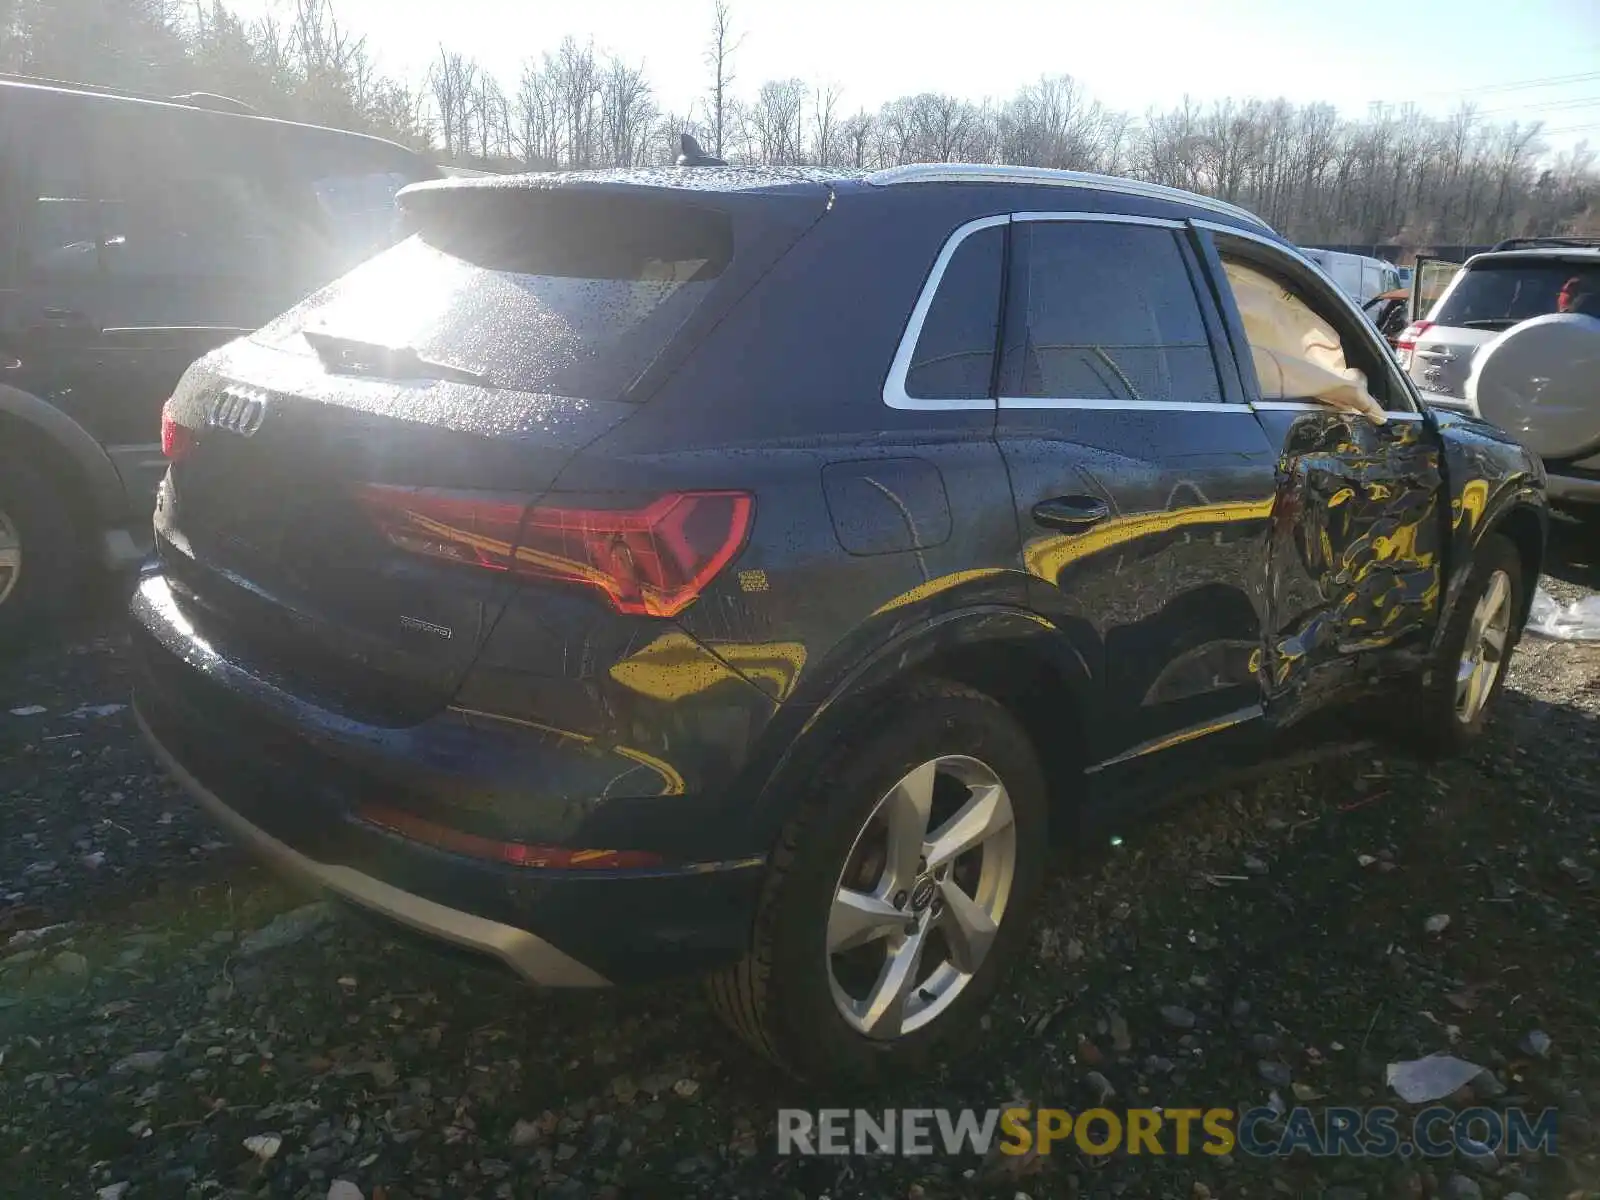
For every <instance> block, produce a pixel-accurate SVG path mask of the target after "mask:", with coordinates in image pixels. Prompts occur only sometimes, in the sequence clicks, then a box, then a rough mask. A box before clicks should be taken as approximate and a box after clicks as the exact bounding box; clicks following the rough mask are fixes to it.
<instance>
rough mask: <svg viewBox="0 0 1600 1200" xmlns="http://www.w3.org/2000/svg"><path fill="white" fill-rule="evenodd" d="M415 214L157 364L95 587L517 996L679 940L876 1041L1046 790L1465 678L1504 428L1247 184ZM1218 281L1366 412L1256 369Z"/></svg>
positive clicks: (250, 765)
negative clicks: (1416, 369) (1309, 338)
mask: <svg viewBox="0 0 1600 1200" xmlns="http://www.w3.org/2000/svg"><path fill="white" fill-rule="evenodd" d="M401 204H402V207H403V209H404V210H405V212H406V214H407V217H408V219H409V221H410V222H411V228H412V229H413V230H414V236H412V237H411V238H409V239H408V240H407V241H405V242H403V243H402V244H401V245H399V246H397V247H396V248H394V249H392V250H390V251H389V252H388V253H386V254H384V255H380V256H379V257H377V258H376V259H374V260H372V261H371V262H369V263H366V264H365V265H363V266H361V267H360V268H358V269H357V270H356V271H354V272H353V273H351V274H350V275H348V276H346V277H345V278H344V279H342V280H341V281H339V282H338V283H336V284H334V285H332V286H331V287H329V288H327V289H325V290H323V291H322V292H320V293H319V294H317V295H316V296H314V297H312V298H311V299H310V300H308V301H306V302H305V303H303V304H302V305H300V306H299V307H297V308H295V309H294V310H292V311H291V312H289V313H288V314H287V315H285V316H284V317H282V318H281V319H279V320H277V321H276V322H274V323H273V324H271V325H269V326H267V327H266V328H265V329H263V330H262V331H261V332H259V333H258V334H256V335H255V336H253V337H250V338H248V339H245V340H241V341H239V342H236V343H234V344H233V345H231V346H228V347H226V348H224V349H222V350H219V351H218V352H216V353H214V354H212V355H210V356H208V357H207V358H205V359H203V360H202V361H200V362H199V363H197V364H196V365H195V366H194V367H193V368H192V369H191V370H190V372H189V373H188V375H187V376H186V377H185V379H184V380H183V382H182V384H181V385H180V387H179V389H178V391H177V393H176V395H175V396H174V397H173V399H172V401H171V403H170V404H169V406H168V409H167V414H166V418H165V425H166V429H165V441H166V445H167V450H168V454H169V457H170V458H171V460H172V466H171V471H170V473H169V474H168V476H167V478H166V481H165V482H164V483H163V485H162V488H161V495H160V501H159V507H158V510H157V515H156V540H157V545H158V550H159V565H158V566H157V567H155V568H154V569H152V571H151V572H150V573H149V574H148V575H147V576H146V577H145V578H144V579H143V580H142V582H141V585H140V586H139V588H138V590H137V592H136V594H135V598H134V602H133V616H134V626H135V647H136V651H137V654H138V657H139V660H140V666H139V675H138V683H137V690H136V704H137V711H138V714H139V717H140V720H141V721H142V722H143V723H144V726H145V729H146V732H147V733H148V735H149V737H150V739H151V742H152V744H153V745H154V746H155V747H156V750H157V753H158V754H159V756H160V757H161V759H162V761H163V762H164V764H165V765H166V766H167V767H168V768H169V769H170V770H171V771H172V772H173V773H174V774H175V775H176V776H177V778H178V779H179V780H181V781H182V782H183V784H184V785H185V786H186V787H187V788H188V790H189V791H190V792H192V793H193V795H194V796H195V797H197V798H198V799H199V800H200V802H201V803H202V804H204V805H205V806H207V807H208V808H209V809H211V810H212V811H213V812H214V814H215V815H216V817H217V818H218V819H219V820H220V821H222V822H223V823H224V824H225V825H226V826H228V827H229V828H230V829H231V830H232V831H233V832H234V833H235V834H237V835H239V836H240V837H242V838H244V839H245V840H246V841H248V842H250V843H253V844H254V845H255V846H257V847H259V848H260V849H261V850H262V851H264V852H265V853H267V854H268V855H270V856H272V857H274V858H276V859H278V860H280V861H281V862H282V863H283V864H284V865H285V866H287V867H288V868H290V869H291V870H294V871H297V872H298V873H300V874H302V875H303V876H306V877H308V878H309V879H311V880H314V881H316V882H318V883H320V884H321V885H323V886H324V887H325V888H326V889H327V890H328V891H330V892H331V893H333V894H334V895H335V896H337V897H340V898H342V899H343V900H344V901H347V902H349V903H350V904H353V905H355V906H357V907H358V908H360V909H363V910H366V911H367V912H368V913H369V914H380V915H381V916H383V917H386V918H388V919H389V920H390V921H392V922H393V923H395V924H396V925H398V926H403V927H408V928H409V929H410V930H414V931H422V932H424V933H426V934H430V935H432V936H433V937H435V938H438V939H442V940H444V941H446V942H450V943H454V944H455V945H456V946H457V947H464V948H467V949H470V950H473V951H477V952H479V953H481V954H482V955H485V956H489V957H491V958H494V959H498V960H500V961H501V962H503V963H504V964H506V965H507V966H509V967H510V968H511V969H512V970H514V971H516V972H517V973H518V974H520V975H521V976H523V977H524V978H526V979H528V980H530V981H533V982H535V983H540V984H547V985H560V986H600V985H604V984H608V983H624V982H635V981H642V980H650V979H655V978H659V977H662V976H666V975H670V974H674V973H681V972H697V973H703V974H707V975H709V976H710V978H711V981H712V982H711V994H712V996H713V997H714V999H715V1003H716V1005H717V1006H718V1008H719V1009H720V1010H721V1011H722V1012H723V1013H724V1014H725V1015H726V1017H727V1018H728V1020H729V1022H730V1023H731V1024H732V1025H733V1026H734V1028H735V1029H737V1030H738V1031H739V1032H740V1033H741V1034H742V1035H743V1036H744V1037H745V1038H746V1039H748V1040H749V1041H750V1042H751V1043H752V1044H753V1045H755V1046H756V1047H758V1048H759V1049H760V1050H762V1051H764V1052H766V1053H767V1054H769V1055H771V1056H772V1057H773V1058H775V1059H776V1060H777V1061H779V1062H780V1063H782V1064H783V1065H785V1066H786V1067H788V1068H790V1069H791V1070H793V1071H795V1072H797V1073H799V1074H801V1075H803V1076H810V1077H821V1076H827V1075H832V1074H836V1073H844V1074H850V1075H855V1076H858V1077H861V1076H872V1075H875V1074H876V1073H878V1072H879V1071H880V1070H882V1069H884V1068H886V1067H889V1066H892V1065H895V1064H899V1063H915V1062H917V1061H920V1060H922V1059H923V1058H924V1057H925V1056H926V1055H927V1054H928V1052H929V1050H930V1047H932V1046H933V1045H934V1044H935V1043H936V1042H938V1041H940V1040H942V1039H943V1038H945V1037H946V1036H947V1035H949V1034H951V1033H953V1032H959V1031H960V1030H961V1029H962V1028H963V1027H964V1026H966V1025H968V1024H969V1023H970V1022H971V1021H972V1020H973V1019H974V1018H975V1017H976V1015H977V1013H978V1011H979V1010H980V1009H981V1007H982V1006H983V1004H984V1003H985V1001H986V999H987V997H988V995H989V994H990V993H991V992H992V991H993V989H994V988H995V986H996V983H997V980H998V979H999V977H1000V973H1001V971H1002V970H1003V968H1004V967H1005V966H1006V964H1007V963H1008V962H1009V961H1011V960H1013V959H1015V958H1016V957H1017V955H1018V953H1019V952H1020V951H1022V950H1023V949H1024V947H1025V946H1026V944H1027V941H1028V919H1029V910H1030V906H1031V904H1032V902H1033V899H1034V897H1035V894H1036V892H1037V890H1038V886H1039V883H1040V880H1041V877H1042V875H1043V873H1044V869H1045V865H1046V859H1047V855H1048V850H1047V846H1048V845H1049V842H1048V840H1047V838H1046V827H1047V825H1052V824H1054V825H1056V826H1057V828H1058V829H1060V828H1063V827H1065V825H1066V823H1067V822H1068V821H1076V820H1078V819H1080V818H1083V817H1085V816H1089V815H1092V814H1094V813H1095V812H1096V811H1098V810H1100V809H1102V808H1103V806H1105V805H1108V804H1112V803H1115V804H1117V805H1121V806H1124V807H1123V808H1122V809H1121V810H1120V811H1121V812H1122V814H1123V815H1124V816H1125V815H1126V812H1127V811H1128V810H1127V808H1126V806H1128V805H1131V804H1134V803H1137V802H1139V801H1141V800H1144V799H1150V798H1155V797H1161V796H1163V795H1166V794H1168V793H1169V792H1170V791H1171V790H1172V789H1173V788H1174V787H1176V786H1178V785H1180V784H1191V783H1193V781H1195V780H1197V779H1206V778H1211V777H1213V775H1214V772H1215V771H1216V770H1217V769H1218V768H1219V766H1220V765H1221V764H1234V765H1237V764H1239V763H1241V762H1248V761H1259V760H1261V759H1263V758H1264V757H1265V756H1267V755H1268V754H1269V753H1272V752H1273V750H1274V749H1275V748H1276V747H1281V746H1287V745H1289V744H1291V743H1292V742H1293V741H1294V740H1295V739H1296V738H1322V737H1325V736H1326V733H1325V732H1324V728H1323V721H1324V720H1330V719H1331V718H1330V714H1332V713H1334V712H1336V711H1343V710H1345V709H1347V708H1348V706H1349V705H1350V702H1352V701H1367V702H1369V703H1376V699H1375V697H1376V698H1382V699H1384V700H1385V701H1386V702H1390V703H1391V704H1392V708H1393V710H1394V712H1395V713H1396V716H1395V717H1394V718H1393V719H1392V720H1391V721H1390V722H1388V723H1389V724H1390V725H1391V726H1392V725H1393V724H1396V723H1398V722H1399V721H1400V720H1402V719H1403V720H1405V721H1407V722H1408V723H1409V726H1408V727H1409V728H1412V729H1414V730H1416V731H1417V733H1416V739H1417V740H1419V741H1420V740H1426V741H1428V742H1430V743H1431V744H1433V745H1435V746H1439V747H1443V748H1449V747H1452V746H1455V745H1458V744H1460V743H1462V742H1464V741H1465V740H1467V739H1469V738H1471V737H1472V736H1473V735H1475V734H1476V733H1477V732H1478V731H1479V729H1480V728H1481V726H1482V723H1483V720H1484V715H1485V711H1486V709H1487V707H1488V705H1489V704H1490V702H1491V701H1492V699H1493V697H1494V695H1495V693H1496V690H1497V689H1498V688H1499V687H1500V686H1501V684H1502V670H1503V667H1504V665H1505V662H1506V659H1507V657H1508V656H1509V654H1510V653H1511V651H1512V648H1513V646H1514V644H1515V641H1516V638H1517V635H1518V633H1519V631H1520V629H1521V627H1522V623H1523V620H1524V617H1525V615H1526V612H1527V608H1528V603H1529V596H1530V593H1531V592H1532V585H1533V581H1534V579H1535V577H1536V575H1537V574H1538V571H1539V563H1540V558H1541V555H1542V553H1543V549H1544V538H1545V528H1546V509H1545V503H1544V498H1543V494H1542V484H1543V477H1542V475H1541V473H1540V468H1539V465H1538V463H1537V462H1536V461H1535V460H1534V459H1532V458H1530V457H1529V455H1528V454H1526V453H1525V452H1524V451H1523V450H1522V449H1520V448H1519V447H1518V446H1517V445H1516V444H1515V443H1514V442H1513V441H1511V440H1510V439H1509V438H1508V437H1506V436H1505V435H1504V434H1502V433H1500V432H1498V431H1497V430H1495V429H1493V428H1490V427H1488V426H1486V425H1483V424H1480V423H1477V422H1474V421H1472V420H1470V419H1466V418H1463V417H1459V416H1456V415H1452V414H1430V413H1428V412H1426V411H1424V409H1423V408H1422V406H1421V405H1420V404H1419V403H1418V401H1417V397H1416V394H1415V392H1414V391H1413V390H1412V388H1411V386H1410V385H1409V384H1408V382H1407V381H1406V379H1405V378H1404V376H1403V375H1402V374H1401V373H1400V371H1399V370H1398V369H1397V367H1396V365H1395V364H1394V362H1393V361H1392V359H1391V357H1390V355H1389V353H1388V351H1387V348H1386V347H1385V345H1384V343H1383V341H1382V340H1381V339H1380V338H1379V337H1378V335H1377V333H1376V331H1375V330H1373V329H1372V327H1371V326H1370V324H1369V323H1368V322H1367V321H1365V320H1364V319H1363V318H1362V316H1361V313H1360V312H1359V310H1357V309H1356V308H1355V307H1354V306H1353V305H1352V304H1351V303H1350V301H1348V300H1347V299H1346V298H1345V297H1344V296H1343V295H1342V294H1341V293H1340V292H1339V290H1338V289H1337V288H1336V287H1334V286H1333V285H1332V284H1331V283H1330V282H1329V281H1328V280H1327V279H1326V278H1325V277H1324V276H1323V275H1322V274H1320V273H1319V272H1318V271H1317V270H1316V268H1315V267H1313V266H1312V265H1310V264H1309V263H1308V262H1307V261H1306V260H1305V259H1304V258H1302V257H1301V256H1300V255H1299V254H1298V253H1297V252H1296V251H1295V250H1294V249H1293V248H1292V247H1290V246H1288V245H1287V244H1285V243H1284V242H1283V241H1282V239H1280V238H1279V237H1277V236H1276V235H1275V234H1274V233H1273V232H1272V231H1271V230H1269V229H1268V228H1266V227H1265V226H1264V225H1263V224H1262V223H1261V222H1260V221H1259V220H1257V219H1256V218H1254V217H1253V216H1251V215H1250V214H1248V213H1246V212H1243V211H1241V210H1240V209H1237V208H1234V207H1232V206H1230V205H1226V204H1222V203H1218V202H1216V201H1212V200H1208V199H1205V198H1203V197H1199V196H1193V195H1188V194H1186V193H1181V192H1175V191H1171V190H1168V189H1164V188H1158V187H1151V186H1147V185H1143V184H1139V183H1134V182H1130V181H1124V180H1116V179H1105V178H1100V177H1095V176H1084V175H1076V174H1071V173H1064V172H1052V171H1025V170H1008V169H1003V168H973V167H967V168H963V167H950V166H937V167H907V168H900V169H897V170H890V171H885V172H880V173H878V174H872V175H864V176H857V177H844V178H841V177H838V176H837V175H832V174H826V173H822V172H809V171H800V170H785V171H776V170H775V171H764V170H753V169H752V170H742V169H731V168H720V167H688V168H680V169H677V170H672V169H666V170H658V171H650V170H646V171H633V172H620V173H598V174H580V175H566V176H563V175H555V176H544V177H524V178H516V179H506V180H491V181H469V182H447V183H442V184H423V185H420V186H418V187H414V188H411V189H408V190H407V191H406V192H404V193H403V194H402V196H401ZM1240 272H1243V273H1244V274H1240ZM1236 279H1249V280H1253V281H1256V283H1258V284H1259V283H1260V282H1261V281H1266V287H1267V291H1268V293H1269V294H1275V295H1277V296H1279V297H1286V298H1288V299H1290V300H1293V301H1295V302H1296V303H1301V304H1303V305H1304V306H1306V308H1307V310H1308V311H1312V312H1314V313H1316V314H1317V315H1318V319H1321V320H1325V322H1326V323H1327V326H1328V327H1329V328H1330V329H1331V330H1333V331H1334V332H1333V333H1332V334H1330V335H1329V336H1331V337H1335V338H1337V339H1339V340H1340V341H1341V342H1342V353H1343V355H1344V356H1345V359H1346V360H1347V364H1348V366H1349V368H1351V369H1352V370H1359V371H1362V372H1365V379H1364V385H1365V388H1366V390H1367V392H1369V393H1370V396H1371V397H1375V398H1376V400H1377V401H1378V402H1380V403H1381V405H1382V409H1383V410H1386V411H1380V410H1378V409H1377V408H1376V407H1375V406H1371V405H1370V400H1369V401H1368V404H1369V411H1367V412H1352V411H1347V410H1344V409H1340V408H1334V407H1330V406H1328V405H1327V404H1324V403H1320V402H1315V401H1312V400H1309V399H1307V398H1305V397H1303V396H1300V397H1297V396H1295V395H1293V394H1289V395H1285V394H1284V393H1285V382H1286V381H1288V380H1290V379H1292V378H1294V372H1293V371H1292V370H1290V369H1289V366H1290V365H1289V364H1285V363H1284V362H1283V361H1282V360H1281V358H1274V357H1273V355H1272V353H1271V351H1270V350H1269V349H1268V348H1266V347H1264V346H1254V347H1253V346H1252V338H1251V336H1250V332H1251V331H1250V330H1249V329H1248V328H1247V319H1246V317H1245V316H1243V315H1241V308H1240V305H1239V304H1238V303H1236V299H1235V293H1234V283H1233V281H1234V280H1236ZM1258 364H1259V367H1260V369H1259V370H1258ZM1394 701H1398V703H1392V702H1394Z"/></svg>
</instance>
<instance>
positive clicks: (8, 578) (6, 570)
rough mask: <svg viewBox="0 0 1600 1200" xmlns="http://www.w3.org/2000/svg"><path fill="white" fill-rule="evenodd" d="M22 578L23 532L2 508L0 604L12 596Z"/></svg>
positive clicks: (0, 525) (0, 510)
mask: <svg viewBox="0 0 1600 1200" xmlns="http://www.w3.org/2000/svg"><path fill="white" fill-rule="evenodd" d="M21 578H22V533H21V531H20V530H18V528H17V523H16V522H15V521H13V520H12V519H11V517H10V516H9V515H8V514H7V513H6V511H5V509H3V508H0V604H4V603H5V602H6V601H7V600H9V599H10V598H11V593H12V592H14V591H16V590H17V581H18V580H19V579H21Z"/></svg>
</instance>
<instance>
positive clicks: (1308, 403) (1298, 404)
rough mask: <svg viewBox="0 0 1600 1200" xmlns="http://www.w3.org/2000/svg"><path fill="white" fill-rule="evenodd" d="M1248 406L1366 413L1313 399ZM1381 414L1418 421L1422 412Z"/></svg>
mask: <svg viewBox="0 0 1600 1200" xmlns="http://www.w3.org/2000/svg"><path fill="white" fill-rule="evenodd" d="M1249 407H1251V408H1253V409H1255V411H1256V412H1342V413H1347V414H1349V415H1350V416H1352V417H1364V416H1366V415H1367V414H1366V413H1360V412H1356V411H1355V410H1354V409H1349V408H1338V407H1337V406H1335V405H1332V404H1318V403H1317V402H1316V401H1315V400H1256V401H1253V402H1252V403H1251V404H1250V405H1249ZM1383 416H1384V419H1385V420H1388V421H1420V420H1422V414H1421V413H1419V412H1390V411H1389V410H1388V409H1384V411H1383Z"/></svg>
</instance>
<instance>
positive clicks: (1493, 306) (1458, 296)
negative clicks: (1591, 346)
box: [1429, 258, 1600, 329]
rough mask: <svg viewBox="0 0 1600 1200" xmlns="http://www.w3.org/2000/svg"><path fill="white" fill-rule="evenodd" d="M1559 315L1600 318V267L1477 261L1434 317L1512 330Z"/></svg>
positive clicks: (1526, 260) (1532, 261) (1475, 326)
mask: <svg viewBox="0 0 1600 1200" xmlns="http://www.w3.org/2000/svg"><path fill="white" fill-rule="evenodd" d="M1556 312H1576V313H1584V314H1587V315H1588V316H1591V317H1600V263H1595V264H1590V263H1575V262H1563V261H1562V260H1560V259H1540V258H1520V259H1519V258H1509V259H1490V260H1488V261H1487V262H1480V263H1476V264H1474V265H1473V267H1472V268H1471V269H1470V270H1466V271H1463V272H1462V273H1461V277H1460V278H1459V279H1458V280H1457V281H1456V285H1455V287H1453V288H1452V289H1451V290H1450V293H1449V295H1447V296H1445V297H1444V299H1443V300H1441V301H1440V303H1439V307H1438V310H1437V311H1435V312H1433V313H1431V314H1430V315H1429V319H1430V320H1431V321H1433V323H1434V324H1436V325H1454V326H1456V327H1458V328H1467V329H1509V328H1511V326H1513V325H1515V324H1516V323H1517V322H1519V321H1526V320H1527V319H1528V318H1529V317H1542V316H1546V315H1547V314H1549V313H1556Z"/></svg>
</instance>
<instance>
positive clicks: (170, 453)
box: [161, 407, 196, 462]
mask: <svg viewBox="0 0 1600 1200" xmlns="http://www.w3.org/2000/svg"><path fill="white" fill-rule="evenodd" d="M195 441H196V439H195V435H194V430H192V429H190V428H189V427H188V426H187V425H183V424H180V423H179V422H178V420H177V418H176V417H174V416H173V415H172V410H171V408H170V407H167V408H163V409H162V410H161V454H162V457H164V458H166V459H168V460H170V461H171V462H182V461H183V460H184V459H185V458H187V457H188V456H189V453H190V451H192V450H193V449H194V447H195Z"/></svg>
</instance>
